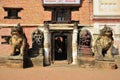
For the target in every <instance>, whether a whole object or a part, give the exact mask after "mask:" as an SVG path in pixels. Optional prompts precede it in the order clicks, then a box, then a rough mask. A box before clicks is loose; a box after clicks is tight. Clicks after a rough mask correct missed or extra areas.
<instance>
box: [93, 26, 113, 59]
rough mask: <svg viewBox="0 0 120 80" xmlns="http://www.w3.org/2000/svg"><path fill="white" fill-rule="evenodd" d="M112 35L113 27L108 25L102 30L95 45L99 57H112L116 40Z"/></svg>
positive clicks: (96, 54)
mask: <svg viewBox="0 0 120 80" xmlns="http://www.w3.org/2000/svg"><path fill="white" fill-rule="evenodd" d="M112 35H113V33H112V29H111V28H110V27H108V26H106V25H105V26H104V28H103V29H101V30H100V35H99V36H98V38H97V40H96V42H95V46H94V53H95V57H96V58H97V59H103V58H104V57H106V58H107V57H109V58H110V57H111V58H112V55H111V51H112V46H113V42H114V40H113V37H112Z"/></svg>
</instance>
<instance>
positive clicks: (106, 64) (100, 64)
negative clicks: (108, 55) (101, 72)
mask: <svg viewBox="0 0 120 80" xmlns="http://www.w3.org/2000/svg"><path fill="white" fill-rule="evenodd" d="M95 67H96V68H99V69H117V68H118V66H117V64H116V62H115V61H98V60H96V61H95Z"/></svg>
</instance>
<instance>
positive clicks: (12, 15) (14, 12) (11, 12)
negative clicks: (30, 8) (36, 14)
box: [4, 7, 22, 19]
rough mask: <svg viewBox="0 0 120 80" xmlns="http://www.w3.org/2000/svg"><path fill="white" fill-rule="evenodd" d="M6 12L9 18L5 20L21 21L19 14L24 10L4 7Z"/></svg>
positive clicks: (6, 17)
mask: <svg viewBox="0 0 120 80" xmlns="http://www.w3.org/2000/svg"><path fill="white" fill-rule="evenodd" d="M4 10H5V11H7V16H5V17H4V18H5V19H21V17H19V16H18V13H19V12H20V11H21V10H22V8H6V7H4Z"/></svg>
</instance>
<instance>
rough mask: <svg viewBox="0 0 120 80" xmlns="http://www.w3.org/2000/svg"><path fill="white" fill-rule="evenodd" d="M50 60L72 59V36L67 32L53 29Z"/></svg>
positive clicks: (69, 61)
mask: <svg viewBox="0 0 120 80" xmlns="http://www.w3.org/2000/svg"><path fill="white" fill-rule="evenodd" d="M51 40H52V41H51V42H52V43H51V61H52V63H54V62H55V61H63V60H66V61H68V63H71V61H72V51H71V50H72V49H71V48H72V45H71V44H72V36H71V34H70V33H69V32H63V31H55V32H53V33H52V39H51Z"/></svg>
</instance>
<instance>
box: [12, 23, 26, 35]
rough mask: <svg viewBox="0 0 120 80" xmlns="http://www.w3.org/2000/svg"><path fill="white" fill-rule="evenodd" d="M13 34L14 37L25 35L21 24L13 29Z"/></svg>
mask: <svg viewBox="0 0 120 80" xmlns="http://www.w3.org/2000/svg"><path fill="white" fill-rule="evenodd" d="M11 34H12V35H23V34H24V32H23V29H22V27H21V26H20V24H18V25H17V26H14V27H13V28H11Z"/></svg>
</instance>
